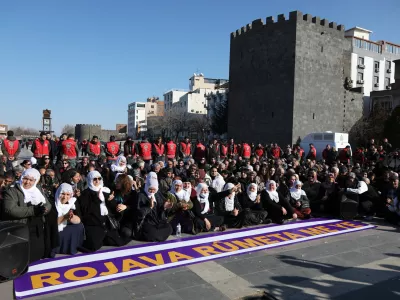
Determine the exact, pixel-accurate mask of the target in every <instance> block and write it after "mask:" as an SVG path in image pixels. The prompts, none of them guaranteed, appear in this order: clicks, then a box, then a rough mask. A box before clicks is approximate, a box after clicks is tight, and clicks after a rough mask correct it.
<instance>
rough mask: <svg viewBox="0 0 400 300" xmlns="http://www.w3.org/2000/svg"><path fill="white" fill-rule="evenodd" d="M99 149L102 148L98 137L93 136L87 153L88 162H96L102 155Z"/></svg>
mask: <svg viewBox="0 0 400 300" xmlns="http://www.w3.org/2000/svg"><path fill="white" fill-rule="evenodd" d="M101 149H102V147H101V143H100V141H99V137H98V136H97V135H94V136H93V137H92V140H91V141H90V143H89V147H88V152H89V153H88V154H89V158H90V160H98V159H99V157H100V155H101V154H102V153H101Z"/></svg>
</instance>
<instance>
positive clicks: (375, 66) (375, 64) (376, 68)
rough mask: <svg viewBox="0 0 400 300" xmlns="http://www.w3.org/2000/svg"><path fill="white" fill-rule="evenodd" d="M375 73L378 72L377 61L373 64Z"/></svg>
mask: <svg viewBox="0 0 400 300" xmlns="http://www.w3.org/2000/svg"><path fill="white" fill-rule="evenodd" d="M374 68H375V72H379V61H375V62H374Z"/></svg>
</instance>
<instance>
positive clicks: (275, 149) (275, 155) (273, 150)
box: [271, 147, 281, 158]
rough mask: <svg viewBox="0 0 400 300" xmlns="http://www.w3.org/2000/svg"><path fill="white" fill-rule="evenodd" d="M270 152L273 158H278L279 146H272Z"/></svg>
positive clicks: (279, 154)
mask: <svg viewBox="0 0 400 300" xmlns="http://www.w3.org/2000/svg"><path fill="white" fill-rule="evenodd" d="M271 152H272V156H273V157H274V158H279V157H280V156H281V148H279V147H273V148H272V150H271Z"/></svg>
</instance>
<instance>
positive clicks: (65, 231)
mask: <svg viewBox="0 0 400 300" xmlns="http://www.w3.org/2000/svg"><path fill="white" fill-rule="evenodd" d="M55 206H56V209H57V214H58V219H57V223H58V232H59V237H60V246H59V247H58V248H56V249H54V250H53V254H56V253H59V254H76V253H77V252H78V247H81V246H82V244H83V236H84V227H83V224H82V223H81V218H80V217H79V215H80V208H79V203H78V202H77V201H76V198H74V190H73V189H72V186H71V185H69V184H68V183H63V184H61V185H60V187H59V188H58V189H57V192H56V196H55Z"/></svg>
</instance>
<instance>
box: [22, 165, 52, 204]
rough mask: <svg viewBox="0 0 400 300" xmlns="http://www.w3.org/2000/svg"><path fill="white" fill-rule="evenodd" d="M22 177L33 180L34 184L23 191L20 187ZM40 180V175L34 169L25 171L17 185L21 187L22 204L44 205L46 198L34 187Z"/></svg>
mask: <svg viewBox="0 0 400 300" xmlns="http://www.w3.org/2000/svg"><path fill="white" fill-rule="evenodd" d="M24 177H31V178H34V179H35V183H34V184H33V185H32V187H31V188H29V189H24V187H23V185H22V179H23V178H24ZM39 180H40V173H39V171H38V170H36V169H33V168H31V169H26V170H25V171H24V172H23V173H22V175H21V179H20V180H19V185H20V187H21V190H22V192H23V193H24V196H25V197H24V203H31V204H32V205H38V204H40V203H43V204H44V203H46V198H45V197H44V196H43V194H42V193H41V192H40V190H39V189H38V188H37V187H36V185H37V183H38V182H39Z"/></svg>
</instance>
